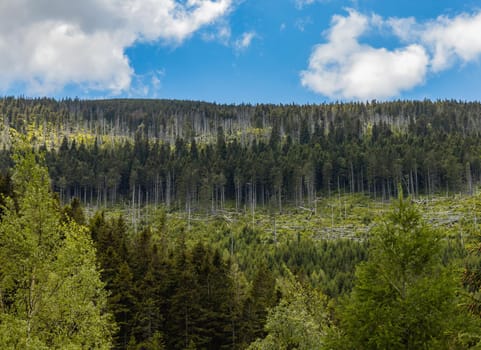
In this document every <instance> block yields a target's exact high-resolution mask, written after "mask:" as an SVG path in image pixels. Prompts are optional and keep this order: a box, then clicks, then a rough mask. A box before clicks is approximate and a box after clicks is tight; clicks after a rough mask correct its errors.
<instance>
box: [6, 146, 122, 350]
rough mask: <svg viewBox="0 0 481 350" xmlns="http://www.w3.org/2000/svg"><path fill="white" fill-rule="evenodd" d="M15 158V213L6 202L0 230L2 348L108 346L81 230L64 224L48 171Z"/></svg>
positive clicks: (102, 297) (90, 252)
mask: <svg viewBox="0 0 481 350" xmlns="http://www.w3.org/2000/svg"><path fill="white" fill-rule="evenodd" d="M37 158H41V157H39V156H36V155H34V154H33V153H32V152H30V151H25V152H22V151H17V152H16V154H15V163H16V165H15V171H14V175H13V180H14V188H15V191H16V199H17V204H18V205H17V206H15V205H14V203H13V201H12V200H11V199H7V201H6V206H5V208H4V216H3V220H2V221H1V222H0V242H1V244H0V300H1V301H0V335H1V334H2V333H3V331H4V330H5V329H10V328H11V329H12V330H13V331H12V334H15V341H16V345H12V339H11V338H9V337H3V336H0V347H1V348H12V347H13V348H25V349H41V348H55V349H61V348H64V349H66V348H97V349H108V348H110V346H111V334H112V330H113V325H112V323H111V319H110V315H109V314H108V313H106V311H105V310H106V301H107V296H106V293H105V291H104V285H103V283H102V282H101V280H100V274H99V272H98V271H97V268H96V266H97V265H96V259H95V249H94V247H93V244H92V241H91V239H90V237H89V234H88V232H87V230H86V228H85V227H83V226H80V225H78V224H76V223H74V222H73V221H69V220H67V222H63V220H62V217H61V212H60V208H59V205H58V203H57V201H56V200H55V198H54V196H53V195H52V193H51V192H50V181H49V177H48V172H47V169H46V168H45V167H43V166H42V165H41V164H39V161H38V159H37Z"/></svg>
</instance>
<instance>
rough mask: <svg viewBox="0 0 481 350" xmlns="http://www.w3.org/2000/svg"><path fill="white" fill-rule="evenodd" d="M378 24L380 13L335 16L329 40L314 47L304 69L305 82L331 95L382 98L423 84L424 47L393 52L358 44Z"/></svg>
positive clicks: (424, 66)
mask: <svg viewBox="0 0 481 350" xmlns="http://www.w3.org/2000/svg"><path fill="white" fill-rule="evenodd" d="M378 24H379V17H378V16H373V17H367V16H364V15H362V14H360V13H358V12H356V11H354V10H350V11H349V14H348V16H346V17H343V16H334V17H333V19H332V27H331V29H330V30H329V31H328V33H327V39H328V42H327V43H325V44H321V45H317V46H316V47H314V50H313V52H312V54H311V57H310V59H309V67H308V69H307V70H305V71H303V72H301V82H302V85H303V86H305V87H308V88H310V89H311V90H313V91H315V92H317V93H320V94H323V95H325V96H328V97H330V98H350V99H372V98H377V99H382V98H388V97H391V96H394V95H397V94H399V93H400V92H401V91H403V90H407V89H410V88H412V87H414V86H416V85H418V84H420V83H422V82H423V80H424V78H425V75H426V72H427V66H428V63H429V58H428V55H427V53H426V51H425V49H424V48H423V47H422V46H420V45H415V44H414V45H409V46H406V47H402V48H399V49H396V50H391V51H390V50H387V49H385V48H374V47H372V46H369V45H363V44H361V43H359V37H360V36H361V35H362V34H364V33H365V32H366V31H367V30H368V29H369V28H370V27H372V26H373V25H378Z"/></svg>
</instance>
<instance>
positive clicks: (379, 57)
mask: <svg viewBox="0 0 481 350" xmlns="http://www.w3.org/2000/svg"><path fill="white" fill-rule="evenodd" d="M0 95H8V96H27V97H43V96H48V97H55V98H59V99H60V98H65V97H71V98H74V97H78V98H82V99H99V98H166V99H182V100H202V101H208V102H216V103H227V104H231V103H235V104H240V103H252V104H257V103H282V104H290V103H296V104H312V103H325V102H334V101H371V100H373V99H376V100H378V101H385V100H397V99H418V100H419V99H425V98H428V99H432V100H436V99H456V100H463V101H464V100H468V101H479V100H481V0H477V1H473V0H466V1H457V0H455V1H453V0H450V1H447V0H417V1H412V0H403V1H386V0H82V1H65V0H15V1H10V0H0Z"/></svg>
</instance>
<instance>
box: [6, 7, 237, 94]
mask: <svg viewBox="0 0 481 350" xmlns="http://www.w3.org/2000/svg"><path fill="white" fill-rule="evenodd" d="M232 3H233V0H217V1H215V0H186V1H175V0H82V1H64V0H16V1H1V2H0V89H2V90H6V89H8V87H9V86H11V85H13V84H16V83H22V84H25V85H26V87H27V89H28V90H29V92H30V93H36V94H47V93H51V92H55V91H58V90H60V89H61V88H62V87H63V86H65V85H67V84H80V85H82V86H84V87H85V88H86V89H99V90H104V89H106V90H109V91H111V92H112V93H118V92H121V91H126V90H128V89H129V87H130V84H131V82H132V78H133V74H134V72H133V69H132V67H131V65H130V62H129V60H128V57H127V56H126V54H125V49H126V48H128V47H130V46H132V45H133V44H134V43H136V42H156V41H162V42H164V43H168V44H173V45H179V44H180V43H182V41H184V40H185V39H186V38H188V37H189V36H191V35H192V34H193V33H194V32H196V31H197V30H199V29H200V28H202V27H204V26H206V25H209V24H212V23H214V22H215V21H217V20H219V19H221V18H222V17H223V16H225V15H226V14H227V13H228V12H229V11H230V10H231V7H232Z"/></svg>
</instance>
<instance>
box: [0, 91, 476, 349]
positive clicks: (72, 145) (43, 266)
mask: <svg viewBox="0 0 481 350" xmlns="http://www.w3.org/2000/svg"><path fill="white" fill-rule="evenodd" d="M0 121H1V123H0V143H1V148H0V193H1V196H0V205H1V206H0V348H2V349H109V348H113V349H468V348H477V347H479V346H481V301H480V300H481V299H480V298H481V297H480V293H481V289H480V288H481V238H480V237H481V235H480V233H479V232H480V231H479V227H478V223H477V221H478V219H477V218H478V216H479V215H481V197H480V195H479V186H480V182H481V158H480V156H481V137H480V133H481V104H480V103H477V102H470V103H465V102H460V101H429V100H425V101H395V102H383V103H379V102H376V101H371V102H366V103H333V104H322V105H218V104H211V103H204V102H194V101H175V100H128V99H125V100H121V99H119V100H99V101H84V100H78V99H75V100H71V99H66V100H61V101H57V100H53V99H26V98H13V97H12V98H10V97H8V98H3V99H1V100H0Z"/></svg>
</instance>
